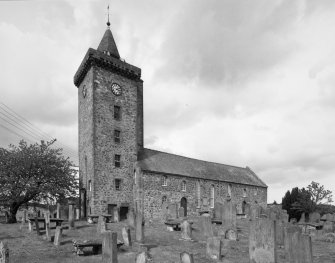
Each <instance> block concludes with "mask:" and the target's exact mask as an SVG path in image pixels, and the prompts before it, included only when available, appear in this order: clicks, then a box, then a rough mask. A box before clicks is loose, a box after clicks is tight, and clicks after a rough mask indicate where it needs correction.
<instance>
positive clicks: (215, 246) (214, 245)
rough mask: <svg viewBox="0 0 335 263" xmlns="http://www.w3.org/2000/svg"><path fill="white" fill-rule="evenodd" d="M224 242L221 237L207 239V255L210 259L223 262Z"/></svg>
mask: <svg viewBox="0 0 335 263" xmlns="http://www.w3.org/2000/svg"><path fill="white" fill-rule="evenodd" d="M221 247H222V241H221V238H220V237H209V238H208V239H207V246H206V254H207V256H208V257H209V258H211V259H215V260H221Z"/></svg>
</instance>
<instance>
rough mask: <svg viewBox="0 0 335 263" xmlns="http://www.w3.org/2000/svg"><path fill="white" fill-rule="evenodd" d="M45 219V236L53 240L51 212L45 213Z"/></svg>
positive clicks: (48, 239)
mask: <svg viewBox="0 0 335 263" xmlns="http://www.w3.org/2000/svg"><path fill="white" fill-rule="evenodd" d="M44 220H45V238H46V240H47V241H49V242H50V241H51V233H50V213H49V212H47V213H45V214H44Z"/></svg>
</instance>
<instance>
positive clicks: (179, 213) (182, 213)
mask: <svg viewBox="0 0 335 263" xmlns="http://www.w3.org/2000/svg"><path fill="white" fill-rule="evenodd" d="M178 216H179V217H180V218H183V217H184V216H185V209H184V207H182V206H181V207H179V209H178Z"/></svg>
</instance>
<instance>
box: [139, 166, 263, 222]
mask: <svg viewBox="0 0 335 263" xmlns="http://www.w3.org/2000/svg"><path fill="white" fill-rule="evenodd" d="M143 176H144V191H145V200H144V209H145V211H144V214H145V218H147V219H150V218H162V217H163V214H164V211H162V205H163V202H162V199H163V196H166V198H167V202H168V203H178V204H179V206H180V201H181V198H182V197H185V198H186V199H187V215H197V214H198V211H199V210H200V209H201V208H200V207H199V206H198V203H197V199H198V194H197V182H198V183H199V184H200V189H201V190H200V199H201V200H203V199H204V198H207V199H208V201H209V200H210V197H211V187H212V185H214V189H215V190H214V194H215V197H214V200H215V202H216V201H218V200H221V201H223V202H224V200H225V198H226V197H227V194H228V185H231V186H230V188H231V198H232V201H233V202H234V203H235V204H236V206H237V212H238V213H241V212H242V202H243V201H245V202H246V203H249V204H253V203H255V202H257V203H258V204H259V205H261V206H263V207H266V203H267V189H266V188H263V187H256V186H249V185H242V184H232V183H228V182H218V181H212V180H204V179H198V178H191V177H184V176H176V175H161V174H156V173H152V172H144V173H143ZM163 176H166V177H167V186H162V178H163ZM183 181H186V191H182V182H183ZM244 196H245V197H244Z"/></svg>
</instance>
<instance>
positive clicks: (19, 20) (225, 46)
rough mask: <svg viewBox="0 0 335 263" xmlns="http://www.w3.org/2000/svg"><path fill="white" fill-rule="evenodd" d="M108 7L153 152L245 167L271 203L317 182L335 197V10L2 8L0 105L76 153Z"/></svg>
mask: <svg viewBox="0 0 335 263" xmlns="http://www.w3.org/2000/svg"><path fill="white" fill-rule="evenodd" d="M108 4H110V10H111V30H112V32H113V35H114V38H115V41H116V43H117V46H118V49H119V53H120V55H121V57H122V58H124V59H126V61H127V62H128V63H131V64H133V65H135V66H138V67H140V68H141V69H142V79H143V80H144V114H145V115H144V118H145V126H144V129H145V146H146V147H147V148H152V149H157V150H162V151H167V152H171V153H175V154H180V155H185V156H189V157H193V158H198V159H203V160H207V161H213V162H219V163H224V164H231V165H236V166H242V167H245V166H249V167H250V168H251V169H253V170H254V171H255V172H256V174H258V176H259V177H260V178H262V179H263V181H265V183H266V184H267V185H268V186H269V190H268V202H272V201H273V200H276V201H277V202H281V198H282V197H283V195H284V194H285V192H286V191H287V190H289V189H291V188H293V187H295V186H298V187H305V186H307V185H308V184H309V183H310V182H311V181H312V180H314V181H317V182H320V183H321V184H324V185H325V186H326V188H327V189H329V190H332V191H333V192H335V180H334V175H335V118H334V114H335V88H334V85H335V67H334V65H335V15H334V14H335V1H334V0H296V1H292V0H272V1H269V0H252V1H245V0H229V1H228V0H217V1H214V0H206V1H205V0H202V1H200V0H187V1H186V0H181V1H180V0H179V1H173V2H172V1H163V0H145V1H144V0H141V1H140V0H136V1H135V0H132V1H131V0H122V1H121V0H113V1H112V0H110V1H108V0H101V1H88V0H86V1H83V0H80V1H79V0H78V1H75V0H64V1H52V0H43V1H33V0H31V1H0V81H1V95H0V102H2V103H4V104H6V105H7V106H8V107H10V108H11V109H12V110H14V111H15V112H17V113H18V114H20V115H21V116H23V117H25V118H26V119H27V120H29V121H30V122H31V123H32V124H34V125H35V126H37V127H38V128H39V129H41V130H43V131H45V132H46V133H48V134H50V135H52V136H53V137H56V138H57V139H58V140H59V141H60V142H61V143H63V144H64V145H67V146H68V147H70V148H72V149H73V150H74V151H77V149H78V117H77V115H78V112H77V108H78V100H77V88H76V87H75V86H74V84H73V76H74V74H75V72H76V70H77V68H78V66H79V64H80V62H81V60H82V59H83V57H84V55H85V53H86V51H87V49H88V48H89V47H93V48H97V46H98V44H99V42H100V40H101V38H102V36H103V34H104V31H105V30H106V24H105V23H106V7H107V5H108ZM0 117H1V116H0ZM0 124H2V125H3V126H4V125H5V124H6V123H5V122H4V120H3V119H1V118H0ZM3 126H1V127H0V134H1V136H0V146H1V147H6V146H8V144H10V143H14V144H16V143H17V142H18V140H19V137H18V136H17V135H16V134H14V133H10V132H9V131H8V130H6V129H4V128H3ZM8 127H9V126H8ZM13 129H14V127H13ZM17 133H19V132H17Z"/></svg>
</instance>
